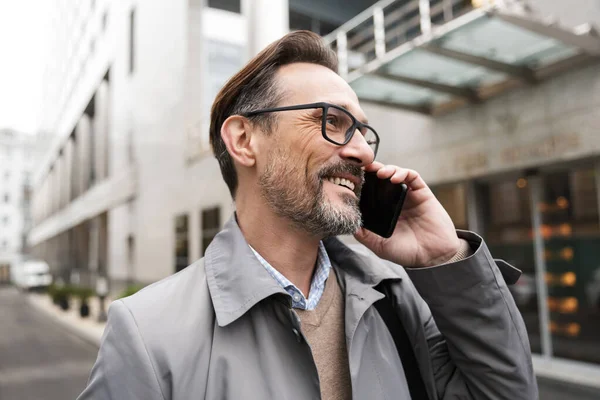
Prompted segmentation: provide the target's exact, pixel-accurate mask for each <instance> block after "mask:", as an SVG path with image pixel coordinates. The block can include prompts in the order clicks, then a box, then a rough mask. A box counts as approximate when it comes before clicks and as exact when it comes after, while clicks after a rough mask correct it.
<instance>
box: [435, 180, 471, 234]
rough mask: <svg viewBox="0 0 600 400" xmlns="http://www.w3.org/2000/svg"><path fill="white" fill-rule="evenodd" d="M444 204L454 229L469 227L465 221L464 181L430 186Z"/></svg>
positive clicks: (465, 191) (465, 192)
mask: <svg viewBox="0 0 600 400" xmlns="http://www.w3.org/2000/svg"><path fill="white" fill-rule="evenodd" d="M431 190H432V191H433V194H435V197H437V199H438V200H439V202H440V203H442V205H443V206H444V208H445V209H446V211H447V212H448V214H449V215H450V218H452V222H454V226H455V227H456V229H465V230H466V229H469V223H468V221H467V188H466V185H465V184H464V183H457V184H452V185H443V186H438V187H433V188H431Z"/></svg>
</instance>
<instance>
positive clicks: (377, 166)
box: [364, 161, 383, 172]
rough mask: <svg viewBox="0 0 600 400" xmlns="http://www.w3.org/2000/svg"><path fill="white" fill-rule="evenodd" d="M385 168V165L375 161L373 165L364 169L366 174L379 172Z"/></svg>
mask: <svg viewBox="0 0 600 400" xmlns="http://www.w3.org/2000/svg"><path fill="white" fill-rule="evenodd" d="M381 168H383V164H382V163H380V162H379V161H373V162H372V163H371V164H369V165H367V166H365V167H364V169H365V172H377V171H379V170H380V169H381Z"/></svg>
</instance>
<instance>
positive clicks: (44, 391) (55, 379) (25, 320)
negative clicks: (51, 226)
mask: <svg viewBox="0 0 600 400" xmlns="http://www.w3.org/2000/svg"><path fill="white" fill-rule="evenodd" d="M96 354H97V349H96V348H95V347H94V346H92V345H91V344H88V343H87V342H84V341H83V340H81V339H79V338H78V337H77V336H75V335H73V334H71V333H69V332H68V331H66V330H65V329H64V328H63V327H61V326H59V325H57V324H56V323H55V322H54V321H52V320H51V319H50V318H49V317H48V316H46V315H44V314H42V313H41V312H40V311H37V310H36V309H34V308H32V307H31V306H30V305H29V303H28V302H27V299H26V298H25V296H24V295H22V294H21V293H19V292H18V291H17V290H16V289H13V288H8V287H5V288H2V287H0V400H39V399H44V400H70V399H75V398H76V397H77V395H78V394H79V393H80V392H81V391H82V390H83V388H84V387H85V384H86V381H87V378H88V375H89V372H90V369H91V367H92V365H93V363H94V361H95V359H96ZM539 385H540V400H565V399H569V400H598V399H600V391H597V390H592V389H587V388H581V387H576V386H573V385H569V384H565V383H559V382H554V381H548V380H544V379H540V380H539Z"/></svg>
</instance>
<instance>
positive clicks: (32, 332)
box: [0, 287, 98, 400]
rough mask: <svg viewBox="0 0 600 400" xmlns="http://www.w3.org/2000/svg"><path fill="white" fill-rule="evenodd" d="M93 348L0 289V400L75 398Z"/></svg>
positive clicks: (22, 299) (19, 296) (13, 293)
mask: <svg viewBox="0 0 600 400" xmlns="http://www.w3.org/2000/svg"><path fill="white" fill-rule="evenodd" d="M97 352H98V349H96V348H95V347H94V346H92V345H91V344H88V343H86V342H84V341H82V340H81V339H79V338H78V337H76V336H74V335H72V334H70V333H68V332H67V331H66V330H64V329H63V328H62V327H61V326H59V325H57V324H56V323H55V322H54V321H52V320H50V319H49V318H48V317H47V316H45V315H43V314H41V313H40V312H39V311H37V310H36V309H34V308H32V307H31V306H30V305H29V304H28V303H27V299H26V298H25V296H23V295H22V294H20V293H19V292H18V291H17V290H16V289H13V288H1V287H0V399H1V400H41V399H44V400H69V399H75V398H76V397H77V395H78V394H79V393H80V392H81V391H82V390H83V388H84V387H85V384H86V382H87V378H88V375H89V373H90V369H91V367H92V365H93V363H94V361H95V359H96V355H97Z"/></svg>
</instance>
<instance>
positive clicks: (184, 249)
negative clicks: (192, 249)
mask: <svg viewBox="0 0 600 400" xmlns="http://www.w3.org/2000/svg"><path fill="white" fill-rule="evenodd" d="M188 220H189V218H188V215H187V214H182V215H178V216H177V217H175V272H179V271H181V270H182V269H184V268H185V267H187V266H188V265H189V263H190V260H189V229H188V227H189V223H188Z"/></svg>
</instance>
